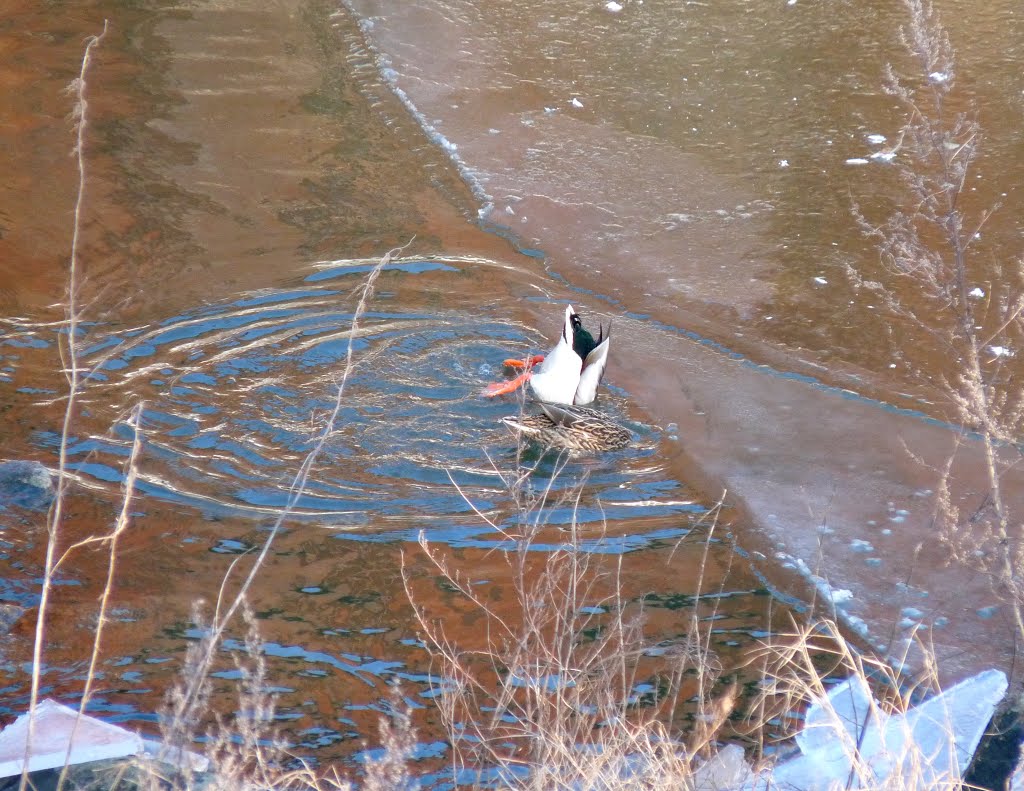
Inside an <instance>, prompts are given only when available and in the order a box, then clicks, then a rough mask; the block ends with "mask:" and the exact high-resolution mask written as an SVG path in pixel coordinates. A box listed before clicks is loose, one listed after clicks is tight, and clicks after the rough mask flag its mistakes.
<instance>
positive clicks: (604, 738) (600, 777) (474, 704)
mask: <svg viewBox="0 0 1024 791" xmlns="http://www.w3.org/2000/svg"><path fill="white" fill-rule="evenodd" d="M563 468H564V465H563V464H560V465H557V473H561V472H562V471H563ZM529 472H530V471H525V472H524V471H523V470H522V469H521V468H520V469H518V470H517V472H516V473H515V474H513V475H509V476H503V477H504V479H505V483H506V486H509V487H511V489H510V491H511V495H512V499H513V501H514V502H516V503H517V504H518V507H519V509H520V510H519V512H518V516H519V519H518V524H517V525H516V527H515V528H514V530H515V532H514V533H513V532H511V531H509V530H506V529H504V528H502V526H500V525H499V524H497V523H495V522H493V521H490V520H488V523H489V524H490V526H491V527H492V528H493V529H494V530H495V531H496V532H497V533H498V534H499V535H500V536H502V537H503V538H505V539H506V540H508V541H509V542H511V543H512V548H511V549H509V550H508V551H506V552H504V555H503V556H504V559H505V561H506V562H507V564H508V568H509V572H510V578H511V588H512V591H513V592H512V595H513V601H514V602H516V604H517V605H518V607H517V608H516V609H517V610H518V612H519V613H520V617H517V618H515V619H514V620H512V619H508V618H506V617H504V616H503V615H502V614H501V613H499V612H498V611H497V610H496V609H495V607H494V605H493V603H492V602H491V601H490V600H489V599H488V598H487V597H485V596H483V595H481V594H480V593H479V592H478V591H479V589H478V588H477V587H476V586H474V585H473V583H472V580H471V579H470V578H468V577H467V576H466V575H465V573H463V572H462V571H460V570H459V569H457V568H454V567H453V566H452V565H451V564H450V563H449V561H448V560H447V559H446V558H445V557H444V556H443V555H442V553H441V552H440V551H439V550H438V549H436V548H434V547H432V546H431V545H430V544H429V542H428V541H427V539H426V537H425V535H424V534H422V533H421V535H420V541H419V543H420V546H421V548H422V551H423V552H424V554H425V555H426V557H427V558H428V559H429V561H430V562H431V564H432V565H433V567H434V568H435V569H436V570H437V572H438V573H439V575H440V576H441V578H443V579H444V580H445V581H446V583H447V586H448V587H450V588H451V589H452V590H453V591H455V592H457V593H458V594H460V595H461V597H462V600H463V604H464V605H465V606H466V607H468V608H469V610H470V611H471V612H472V613H473V615H474V617H476V618H478V619H479V620H481V621H482V626H481V627H480V628H479V629H478V630H477V631H479V632H481V633H482V634H481V638H480V640H479V642H480V644H479V645H475V646H467V645H460V644H458V643H457V642H456V641H455V640H454V638H452V637H451V636H450V635H448V634H447V633H446V632H445V629H444V626H443V624H442V623H441V622H440V620H439V619H436V618H434V617H433V616H432V615H431V613H430V612H428V611H427V610H426V609H425V608H424V607H423V606H422V605H420V604H419V603H418V599H417V595H416V590H415V582H414V580H413V578H412V575H411V573H410V570H409V568H408V567H407V566H406V564H405V562H404V558H403V582H404V585H405V589H406V594H407V596H408V598H409V600H410V602H411V603H412V605H413V608H414V612H415V614H416V618H417V620H418V623H419V627H420V632H421V637H422V638H423V640H424V643H425V645H426V648H427V651H428V652H429V654H430V656H431V660H432V665H434V666H435V667H434V668H432V671H433V670H436V672H437V673H438V674H439V675H440V676H441V677H442V678H443V679H444V681H443V685H442V687H441V689H439V690H438V691H439V693H440V694H439V696H438V698H437V701H438V707H439V711H440V714H441V718H442V721H443V723H444V725H445V727H446V729H447V730H448V732H449V734H450V738H451V739H452V769H451V771H452V773H453V778H457V779H458V780H459V782H462V783H472V784H474V787H491V786H489V785H488V783H494V782H496V783H498V784H499V785H500V786H501V787H508V788H523V789H538V790H539V789H560V788H561V789H578V788H609V789H610V788H615V789H628V788H645V789H646V788H650V789H658V788H685V787H687V783H688V778H690V777H691V776H692V774H693V771H694V768H695V766H696V765H697V763H698V762H699V759H697V756H699V755H707V754H708V752H709V746H710V744H711V742H712V741H713V739H714V737H715V735H716V734H717V733H718V732H719V731H720V730H721V727H722V725H723V724H724V722H725V720H726V719H727V718H728V717H729V715H730V714H731V710H732V693H731V692H727V693H726V694H725V695H724V696H722V697H721V698H720V699H718V700H713V699H712V698H711V693H710V689H711V686H712V683H713V681H714V679H715V678H717V677H718V675H719V674H720V672H721V668H720V667H719V665H718V662H717V660H716V658H715V657H714V655H713V654H712V653H711V651H710V649H709V644H708V639H709V635H710V627H709V626H708V625H701V624H699V623H698V622H697V620H696V619H695V620H694V623H693V624H692V625H691V629H690V634H689V635H688V637H687V638H686V639H684V640H681V641H680V642H679V643H678V644H677V645H674V646H671V647H670V648H669V649H668V650H666V651H664V654H663V655H662V656H660V657H659V658H655V657H654V656H652V654H654V653H655V652H650V651H649V649H650V648H651V646H650V645H649V643H648V642H647V641H646V639H645V635H644V628H643V627H644V614H643V609H642V607H641V606H640V605H639V604H636V603H633V602H629V601H627V600H626V599H625V598H624V596H623V592H622V591H623V580H622V577H621V574H622V565H621V557H620V556H619V557H615V558H613V559H606V558H602V557H601V556H596V555H594V554H592V553H589V552H588V551H587V550H586V549H585V548H584V546H583V544H582V541H581V538H580V536H579V533H578V530H577V523H576V518H575V511H576V509H577V508H578V505H579V497H580V494H581V492H582V484H580V485H579V486H577V487H575V488H574V490H573V491H570V492H569V493H566V494H562V495H560V496H559V498H558V499H559V504H561V505H566V504H571V505H572V506H573V509H574V518H573V520H572V523H571V525H570V526H569V528H568V529H567V531H566V532H565V533H563V534H562V536H561V537H560V538H559V539H558V540H559V542H560V544H561V547H560V548H558V549H556V550H554V551H550V552H547V553H544V552H541V551H538V550H537V549H535V548H533V545H534V544H535V543H538V542H539V541H540V536H541V534H542V532H543V531H544V530H545V529H548V528H547V526H546V525H545V523H544V510H543V507H544V506H545V504H546V503H547V501H548V499H549V498H552V499H554V498H553V497H552V491H553V489H552V485H553V483H554V476H553V477H552V478H551V479H550V480H549V481H548V483H547V486H546V487H544V488H543V490H542V491H540V492H536V493H532V494H530V493H529V489H528V486H527V485H526V477H527V476H528V475H529ZM478 513H479V512H478ZM705 560H706V555H705ZM641 662H643V663H644V664H645V666H656V668H655V669H654V670H652V671H650V673H651V674H652V675H654V676H656V678H657V679H658V684H657V686H658V691H657V692H656V693H655V695H654V700H653V701H641V700H640V695H638V693H637V691H636V688H637V684H638V683H639V681H640V680H641V679H640V676H639V673H640V672H641ZM645 672H646V671H645ZM693 674H696V675H697V677H698V678H700V680H701V681H700V685H699V689H700V695H701V701H700V704H699V705H700V711H699V714H698V716H697V717H696V726H695V728H694V731H693V732H692V733H691V734H689V736H688V738H687V739H685V741H684V740H683V739H682V738H681V737H680V736H679V735H678V734H677V733H675V732H674V731H673V725H672V723H673V715H674V714H675V712H676V711H677V707H678V705H679V703H680V700H679V696H680V693H681V691H682V688H683V684H684V679H685V678H689V676H691V675H693ZM645 678H646V676H645ZM647 703H649V704H650V705H644V704H647Z"/></svg>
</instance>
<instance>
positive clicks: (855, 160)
mask: <svg viewBox="0 0 1024 791" xmlns="http://www.w3.org/2000/svg"><path fill="white" fill-rule="evenodd" d="M868 163H869V160H867V159H864V157H850V158H849V159H848V160H846V164H847V165H867V164H868Z"/></svg>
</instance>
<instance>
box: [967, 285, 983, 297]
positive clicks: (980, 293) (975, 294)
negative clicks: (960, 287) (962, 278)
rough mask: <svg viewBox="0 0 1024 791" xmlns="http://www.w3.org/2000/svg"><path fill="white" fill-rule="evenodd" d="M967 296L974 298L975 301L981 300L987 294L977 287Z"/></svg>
mask: <svg viewBox="0 0 1024 791" xmlns="http://www.w3.org/2000/svg"><path fill="white" fill-rule="evenodd" d="M967 296H969V297H974V298H975V299H981V298H982V297H984V296H985V292H984V291H982V290H981V289H980V288H978V287H977V286H975V287H974V288H972V289H971V290H970V291H968V292H967Z"/></svg>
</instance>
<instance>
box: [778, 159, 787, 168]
mask: <svg viewBox="0 0 1024 791" xmlns="http://www.w3.org/2000/svg"><path fill="white" fill-rule="evenodd" d="M779 167H780V168H788V167H789V160H788V159H780V160H779Z"/></svg>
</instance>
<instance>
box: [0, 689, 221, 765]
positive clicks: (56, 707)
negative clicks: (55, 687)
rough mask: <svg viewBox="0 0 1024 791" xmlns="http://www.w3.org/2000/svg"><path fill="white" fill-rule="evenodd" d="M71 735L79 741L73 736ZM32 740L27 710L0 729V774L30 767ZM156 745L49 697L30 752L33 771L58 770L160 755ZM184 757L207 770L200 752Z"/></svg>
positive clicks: (40, 711) (41, 710)
mask: <svg viewBox="0 0 1024 791" xmlns="http://www.w3.org/2000/svg"><path fill="white" fill-rule="evenodd" d="M76 720H77V721H78V726H77V728H76V727H75V722H76ZM72 733H74V743H72V740H71V739H72ZM27 741H28V714H22V715H21V716H20V717H18V719H16V720H15V721H14V722H12V723H11V724H10V725H8V726H7V727H6V728H4V729H3V731H0V778H3V777H13V776H15V775H19V774H21V772H22V769H23V767H24V765H25V745H26V742H27ZM69 745H70V746H71V750H70V753H69V752H68V746H69ZM157 747H158V745H155V744H154V743H151V742H148V741H146V740H144V739H143V738H142V737H141V736H139V734H137V733H133V732H131V731H128V730H125V729H124V728H119V727H118V726H116V725H111V724H110V723H107V722H103V721H101V720H97V719H96V718H94V717H90V716H89V715H87V714H82V715H79V713H78V712H77V711H75V710H74V709H71V708H68V707H67V706H63V705H61V704H60V703H57V702H55V701H52V700H44V701H42V702H41V703H39V704H38V705H37V706H36V713H35V727H34V728H33V733H32V745H31V749H30V750H29V751H28V771H29V772H38V771H40V770H43V769H55V768H57V767H60V766H64V764H65V762H66V763H67V764H68V765H69V766H74V765H76V764H84V763H89V762H91V761H107V760H111V759H114V758H125V757H128V756H132V755H140V754H142V753H143V752H146V753H148V754H150V755H155V754H156V753H157ZM181 757H182V758H183V759H184V760H185V761H188V762H189V763H190V764H191V765H192V767H193V768H195V769H199V771H203V770H205V769H206V763H207V762H206V759H205V758H202V757H201V756H198V755H193V754H192V753H189V754H188V755H186V756H181Z"/></svg>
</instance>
